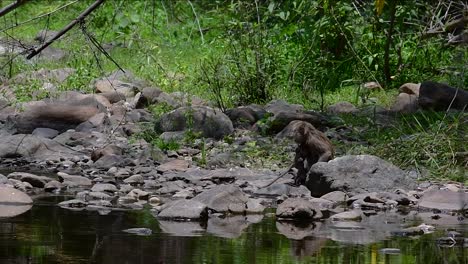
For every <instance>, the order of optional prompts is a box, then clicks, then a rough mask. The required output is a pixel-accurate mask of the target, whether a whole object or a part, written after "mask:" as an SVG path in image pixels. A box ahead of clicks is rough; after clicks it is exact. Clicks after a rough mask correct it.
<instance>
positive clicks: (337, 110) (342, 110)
mask: <svg viewBox="0 0 468 264" xmlns="http://www.w3.org/2000/svg"><path fill="white" fill-rule="evenodd" d="M327 111H328V112H330V113H332V114H350V113H356V112H357V108H356V106H354V105H353V104H352V103H350V102H338V103H335V104H333V105H330V106H328V107H327Z"/></svg>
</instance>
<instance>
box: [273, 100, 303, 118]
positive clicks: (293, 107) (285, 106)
mask: <svg viewBox="0 0 468 264" xmlns="http://www.w3.org/2000/svg"><path fill="white" fill-rule="evenodd" d="M265 110H266V111H267V112H270V113H272V114H273V115H277V114H278V113H280V112H291V113H300V112H302V111H304V106H302V105H299V104H289V103H288V102H286V101H284V100H272V101H271V102H269V103H268V104H267V105H266V106H265Z"/></svg>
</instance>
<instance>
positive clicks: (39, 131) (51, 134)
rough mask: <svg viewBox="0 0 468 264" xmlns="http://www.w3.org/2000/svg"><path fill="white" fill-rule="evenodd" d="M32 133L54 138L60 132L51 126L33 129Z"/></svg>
mask: <svg viewBox="0 0 468 264" xmlns="http://www.w3.org/2000/svg"><path fill="white" fill-rule="evenodd" d="M32 134H33V135H34V136H37V137H43V138H54V137H56V136H57V135H58V134H59V132H58V131H57V130H55V129H51V128H45V127H38V128H36V129H34V130H33V132H32Z"/></svg>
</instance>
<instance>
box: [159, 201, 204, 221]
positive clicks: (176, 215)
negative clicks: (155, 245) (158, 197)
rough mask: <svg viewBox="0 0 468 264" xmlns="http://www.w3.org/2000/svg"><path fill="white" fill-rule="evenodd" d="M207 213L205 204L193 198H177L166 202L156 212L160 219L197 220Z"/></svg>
mask: <svg viewBox="0 0 468 264" xmlns="http://www.w3.org/2000/svg"><path fill="white" fill-rule="evenodd" d="M207 215H208V210H207V206H206V204H204V203H202V202H199V201H195V200H193V199H192V200H178V201H174V202H171V203H168V204H166V205H165V206H164V208H163V209H162V211H161V212H160V213H159V214H158V218H161V219H173V220H188V219H193V220H198V219H204V218H206V217H207Z"/></svg>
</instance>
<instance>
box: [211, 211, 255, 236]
mask: <svg viewBox="0 0 468 264" xmlns="http://www.w3.org/2000/svg"><path fill="white" fill-rule="evenodd" d="M261 219H262V218H260V219H257V218H256V217H254V218H251V216H241V215H235V216H230V217H225V218H221V217H211V218H210V219H209V220H208V227H207V230H206V231H207V232H208V233H210V234H213V235H216V236H218V237H225V238H236V237H239V236H240V235H241V234H242V232H243V231H244V230H245V229H246V228H247V227H248V226H249V225H250V224H252V223H254V222H258V221H259V220H261Z"/></svg>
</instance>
